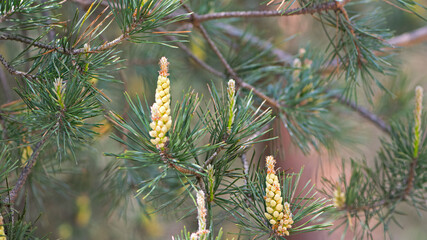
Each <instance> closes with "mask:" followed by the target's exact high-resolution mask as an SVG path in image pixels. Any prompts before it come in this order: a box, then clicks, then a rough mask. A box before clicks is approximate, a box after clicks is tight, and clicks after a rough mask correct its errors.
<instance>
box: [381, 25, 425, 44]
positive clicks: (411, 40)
mask: <svg viewBox="0 0 427 240" xmlns="http://www.w3.org/2000/svg"><path fill="white" fill-rule="evenodd" d="M425 41H427V26H426V27H422V28H419V29H416V30H414V31H412V32H408V33H404V34H401V35H399V36H396V37H393V38H391V39H389V40H388V43H389V44H390V45H393V46H396V47H407V46H412V45H415V44H418V43H422V42H425Z"/></svg>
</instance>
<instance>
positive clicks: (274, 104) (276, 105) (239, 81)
mask: <svg viewBox="0 0 427 240" xmlns="http://www.w3.org/2000/svg"><path fill="white" fill-rule="evenodd" d="M193 16H195V15H193ZM195 19H197V17H196V18H195ZM195 21H196V23H193V24H194V25H195V26H196V27H197V28H198V29H199V30H200V32H201V33H202V35H203V37H204V38H205V39H206V41H207V42H208V44H209V46H210V47H211V48H212V50H213V51H214V52H215V54H216V55H217V57H218V58H219V59H220V61H221V63H222V64H223V65H224V67H225V68H226V70H227V71H228V73H229V74H230V75H231V77H233V79H234V80H235V81H236V84H237V86H239V87H242V88H245V89H248V90H251V91H252V92H253V93H254V94H255V95H257V96H258V97H260V98H261V99H263V100H264V101H266V103H267V104H268V105H269V106H271V107H273V108H275V109H276V110H279V109H280V105H279V103H278V102H277V101H276V100H274V99H272V98H270V97H268V96H267V95H265V94H264V93H262V92H261V91H259V90H258V89H257V88H255V87H254V86H252V85H250V84H248V83H246V82H244V81H243V80H242V79H241V78H240V77H238V76H237V74H236V72H235V71H234V70H233V68H232V67H231V66H230V64H229V63H228V62H227V60H225V58H224V56H223V55H222V53H221V52H220V51H219V49H218V47H217V46H216V45H215V43H214V42H213V40H212V39H211V37H210V36H209V34H208V33H207V31H206V29H205V28H204V27H203V26H202V25H200V24H197V20H195Z"/></svg>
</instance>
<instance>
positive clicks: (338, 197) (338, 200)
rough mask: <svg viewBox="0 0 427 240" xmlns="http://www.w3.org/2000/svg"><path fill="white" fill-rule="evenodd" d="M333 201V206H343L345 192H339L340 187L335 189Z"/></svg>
mask: <svg viewBox="0 0 427 240" xmlns="http://www.w3.org/2000/svg"><path fill="white" fill-rule="evenodd" d="M333 202H334V207H336V208H338V209H340V208H342V207H344V205H345V193H344V192H341V189H340V188H338V189H335V191H334V198H333Z"/></svg>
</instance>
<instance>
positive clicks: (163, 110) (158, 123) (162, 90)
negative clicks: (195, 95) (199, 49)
mask: <svg viewBox="0 0 427 240" xmlns="http://www.w3.org/2000/svg"><path fill="white" fill-rule="evenodd" d="M159 64H160V71H159V78H158V79H157V88H156V101H155V102H154V104H153V106H151V120H152V122H151V123H150V127H151V129H152V130H151V131H150V136H151V137H152V138H153V139H151V142H152V143H153V144H155V145H156V147H157V148H158V149H163V148H164V146H165V143H166V142H167V141H168V137H166V133H167V131H169V129H170V128H171V125H172V118H171V116H170V82H169V78H168V76H169V73H168V64H169V62H168V60H167V59H166V58H165V57H162V58H161V59H160V63H159Z"/></svg>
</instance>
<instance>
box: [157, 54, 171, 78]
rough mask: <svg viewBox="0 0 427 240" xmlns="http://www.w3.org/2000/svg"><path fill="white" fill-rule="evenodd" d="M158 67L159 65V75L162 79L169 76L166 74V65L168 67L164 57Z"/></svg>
mask: <svg viewBox="0 0 427 240" xmlns="http://www.w3.org/2000/svg"><path fill="white" fill-rule="evenodd" d="M159 65H160V71H159V74H160V75H161V76H163V77H167V76H169V73H168V65H169V62H168V59H167V58H166V57H162V58H160V61H159Z"/></svg>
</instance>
